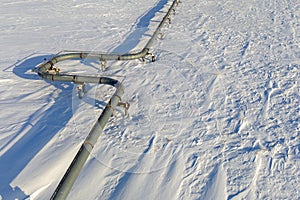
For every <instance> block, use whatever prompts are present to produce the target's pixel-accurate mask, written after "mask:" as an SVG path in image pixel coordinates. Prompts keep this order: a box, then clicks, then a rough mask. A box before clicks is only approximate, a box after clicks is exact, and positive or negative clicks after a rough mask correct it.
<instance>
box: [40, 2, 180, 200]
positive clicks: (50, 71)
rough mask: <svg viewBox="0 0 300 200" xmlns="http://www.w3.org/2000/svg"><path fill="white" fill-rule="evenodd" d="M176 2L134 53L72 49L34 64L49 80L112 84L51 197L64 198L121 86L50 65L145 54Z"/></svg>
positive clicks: (104, 121)
mask: <svg viewBox="0 0 300 200" xmlns="http://www.w3.org/2000/svg"><path fill="white" fill-rule="evenodd" d="M178 3H180V0H174V1H173V3H172V5H171V7H170V8H169V10H168V12H167V13H166V15H165V16H164V18H163V20H162V21H161V22H160V24H159V26H158V27H157V29H156V30H155V32H154V33H153V35H152V37H151V38H150V40H149V41H148V43H147V44H146V45H145V47H144V48H143V49H142V50H141V51H140V52H138V53H127V54H122V55H118V54H101V53H95V52H72V53H65V54H60V55H56V56H54V57H53V58H52V59H50V60H48V61H46V62H44V63H42V64H40V65H38V66H37V67H36V69H35V71H36V72H37V73H38V74H39V76H41V77H42V78H44V79H47V80H51V81H64V82H74V83H79V84H82V83H98V84H107V85H111V86H113V87H115V88H116V91H115V93H114V95H113V96H112V97H111V99H110V101H109V103H108V104H107V105H106V107H105V108H104V110H103V112H102V113H101V115H100V116H99V118H98V120H97V122H96V123H95V125H94V126H93V128H92V130H91V131H90V133H89V135H88V136H87V138H86V139H85V141H84V143H83V144H82V146H81V147H80V149H79V151H78V152H77V154H76V156H75V158H74V159H73V161H72V163H71V165H70V166H69V168H68V170H67V171H66V173H65V175H64V176H63V178H62V180H61V181H60V183H59V185H58V186H57V188H56V190H55V192H54V193H53V195H52V197H51V199H66V198H67V195H68V194H69V192H70V190H71V188H72V186H73V184H74V183H75V181H76V179H77V177H78V175H79V173H80V171H81V169H82V167H83V166H84V164H85V162H86V160H87V158H88V157H89V155H90V152H91V151H92V149H93V147H94V145H95V144H96V142H97V140H98V138H99V136H100V134H101V133H102V131H103V130H104V127H105V125H106V123H107V121H108V120H109V118H110V117H111V115H112V114H113V110H114V109H115V107H116V106H117V105H118V103H119V102H120V101H121V97H122V96H123V94H124V88H123V85H122V83H120V82H119V81H118V80H115V79H112V78H108V77H94V76H82V75H70V74H63V73H59V70H58V69H57V68H55V67H54V65H55V64H56V63H58V62H61V61H64V60H71V59H85V58H89V59H95V60H100V61H106V60H134V59H139V58H145V57H146V56H147V55H151V54H150V53H149V48H150V46H152V44H153V42H154V39H155V38H156V37H157V35H158V34H159V33H160V31H161V29H162V27H163V25H164V24H165V23H166V22H167V20H169V21H170V15H171V12H172V11H174V12H175V6H176V5H177V4H178Z"/></svg>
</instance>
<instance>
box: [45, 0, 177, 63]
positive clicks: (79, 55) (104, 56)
mask: <svg viewBox="0 0 300 200" xmlns="http://www.w3.org/2000/svg"><path fill="white" fill-rule="evenodd" d="M179 3H180V0H174V1H173V3H172V5H171V6H170V8H169V10H168V12H167V13H166V15H165V16H164V17H163V20H162V21H161V22H160V23H159V25H158V27H157V28H156V30H155V32H154V33H153V35H152V37H151V38H150V39H149V41H148V43H147V44H146V45H145V47H144V48H143V49H142V50H141V51H139V52H137V53H126V54H113V53H95V52H75V53H66V54H62V55H57V56H55V57H53V58H52V59H51V60H49V61H48V62H46V63H45V64H44V67H45V68H48V65H50V66H54V64H56V63H58V62H60V61H64V60H70V59H86V58H89V59H94V60H100V61H105V60H135V59H140V58H145V57H146V56H147V55H151V54H150V53H149V50H150V47H151V46H152V45H153V43H154V41H155V39H156V37H157V36H158V34H159V33H160V32H161V29H162V28H163V26H164V24H166V23H167V22H168V21H169V22H170V20H171V19H170V15H171V14H172V11H173V12H175V7H176V6H177V5H178V4H179Z"/></svg>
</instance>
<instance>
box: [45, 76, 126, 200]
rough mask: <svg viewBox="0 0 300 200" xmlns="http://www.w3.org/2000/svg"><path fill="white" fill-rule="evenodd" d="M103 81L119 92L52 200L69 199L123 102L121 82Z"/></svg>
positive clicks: (89, 136)
mask: <svg viewBox="0 0 300 200" xmlns="http://www.w3.org/2000/svg"><path fill="white" fill-rule="evenodd" d="M101 80H102V81H103V82H104V83H106V84H109V85H112V86H114V87H116V88H117V90H116V92H115V94H114V95H113V96H112V98H111V99H110V101H109V103H108V104H107V105H106V107H105V109H104V110H103V112H102V114H101V115H100V117H99V118H98V120H97V122H96V123H95V125H94V127H93V128H92V130H91V131H90V133H89V135H88V136H87V138H86V139H85V141H84V143H83V144H82V145H81V147H80V149H79V151H78V153H77V154H76V156H75V158H74V160H73V161H72V163H71V165H70V166H69V168H68V170H67V172H66V173H65V175H64V176H63V178H62V180H61V181H60V183H59V185H58V186H57V188H56V190H55V192H54V193H53V195H52V197H51V199H53V200H54V199H55V200H56V199H66V198H67V195H68V194H69V192H70V190H71V189H72V186H73V185H74V183H75V181H76V179H77V177H78V176H79V173H80V171H81V169H82V168H83V166H84V164H85V162H86V160H87V158H88V157H89V155H90V152H91V151H92V149H93V148H94V146H95V144H96V142H97V140H98V138H99V136H100V135H101V133H102V131H103V129H104V127H105V125H106V123H107V121H108V119H109V118H110V117H111V115H112V114H113V109H114V108H115V107H116V106H117V105H118V103H119V102H120V100H121V96H122V95H123V94H124V88H123V86H122V84H121V83H120V82H118V81H116V80H113V79H110V78H104V77H103V78H102V79H101V78H100V80H99V82H102V81H101Z"/></svg>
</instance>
